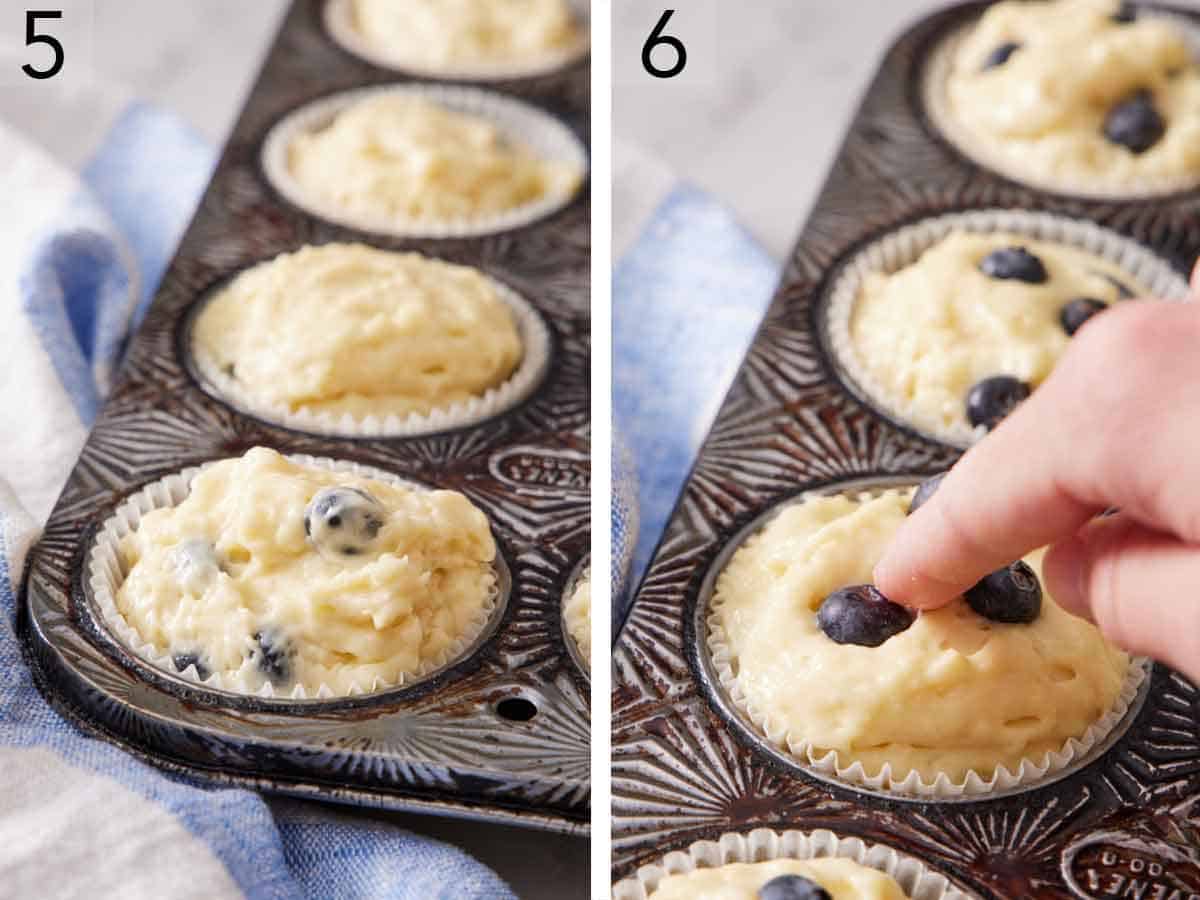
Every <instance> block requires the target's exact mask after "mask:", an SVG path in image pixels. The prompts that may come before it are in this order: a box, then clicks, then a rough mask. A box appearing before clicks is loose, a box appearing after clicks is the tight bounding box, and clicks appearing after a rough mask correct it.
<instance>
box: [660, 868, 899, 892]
mask: <svg viewBox="0 0 1200 900" xmlns="http://www.w3.org/2000/svg"><path fill="white" fill-rule="evenodd" d="M780 875H803V876H804V877H805V878H808V879H810V880H811V881H815V882H816V883H817V884H818V885H819V886H821V887H823V888H824V889H825V890H826V891H828V892H829V895H830V896H831V897H832V898H833V900H905V893H904V891H903V890H902V889H901V888H900V885H898V884H897V883H896V882H895V880H894V879H893V878H891V877H890V876H889V875H887V874H885V873H883V872H880V871H877V870H876V869H871V868H868V867H866V866H862V865H859V864H858V863H856V862H854V860H851V859H840V858H839V859H835V858H821V859H806V860H800V859H773V860H768V861H766V862H756V863H727V864H726V865H723V866H717V867H716V868H712V869H695V870H693V871H691V872H686V873H682V874H678V875H669V876H667V877H666V878H664V879H663V880H662V881H661V882H659V884H658V887H657V888H655V890H654V891H653V893H651V894H650V898H651V900H758V890H759V888H761V887H762V886H763V885H764V884H766V883H767V882H768V881H770V880H771V879H773V878H778V877H779V876H780Z"/></svg>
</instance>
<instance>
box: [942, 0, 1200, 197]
mask: <svg viewBox="0 0 1200 900" xmlns="http://www.w3.org/2000/svg"><path fill="white" fill-rule="evenodd" d="M1138 13H1139V15H1143V16H1146V17H1147V18H1150V17H1153V18H1155V19H1162V20H1166V21H1168V22H1170V23H1171V24H1172V25H1174V26H1175V27H1176V28H1177V29H1178V30H1179V33H1180V34H1181V35H1182V36H1183V38H1184V40H1185V41H1186V42H1187V44H1188V46H1189V48H1190V49H1191V51H1192V56H1193V58H1194V59H1196V60H1198V61H1200V27H1197V25H1196V23H1195V22H1193V21H1192V20H1191V19H1188V18H1186V17H1184V16H1180V15H1173V14H1171V13H1167V12H1162V11H1159V10H1154V9H1150V8H1148V7H1139V8H1138ZM977 24H978V19H973V20H971V21H970V22H967V23H966V24H964V25H962V26H960V27H958V28H956V29H954V30H953V31H951V32H950V33H949V34H947V35H946V36H945V37H944V38H942V39H941V40H940V41H938V43H937V46H935V47H934V48H933V50H932V51H931V53H930V54H929V58H928V60H927V61H926V63H925V65H924V67H923V70H922V72H921V75H920V78H921V87H920V91H921V100H922V104H923V106H924V107H925V112H926V114H927V115H928V116H929V120H930V122H931V123H932V124H933V125H934V127H935V128H936V129H937V130H938V131H939V132H940V133H941V134H942V136H943V137H944V138H945V139H946V140H948V141H949V142H950V143H951V144H952V145H954V147H955V148H956V149H957V150H958V151H959V152H960V153H962V154H963V155H964V156H966V157H967V158H968V159H971V160H973V161H974V162H976V163H978V164H979V165H981V166H984V167H985V168H988V169H991V170H992V171H994V172H998V173H999V174H1000V175H1003V176H1004V177H1005V178H1011V179H1012V180H1013V181H1018V182H1020V183H1022V184H1025V185H1027V186H1028V187H1032V188H1036V189H1037V190H1042V191H1048V192H1050V193H1055V194H1067V195H1072V196H1076V197H1084V198H1087V199H1091V200H1131V199H1138V198H1153V197H1164V196H1167V195H1169V194H1176V193H1181V192H1183V191H1189V190H1191V189H1193V188H1195V187H1197V186H1200V172H1194V173H1191V174H1188V175H1177V176H1159V177H1147V178H1139V179H1132V180H1130V181H1128V182H1125V183H1117V184H1113V183H1104V182H1102V181H1098V180H1097V179H1088V178H1077V179H1073V178H1070V177H1069V176H1063V177H1058V176H1054V177H1051V176H1046V175H1043V174H1041V173H1038V172H1032V171H1029V170H1027V169H1026V168H1024V167H1023V166H1022V165H1021V163H1020V160H1019V159H1016V158H1014V156H1013V155H1011V154H1008V153H1005V152H1004V151H1003V150H1002V149H1000V146H999V142H998V141H999V139H989V136H988V135H981V134H976V133H975V132H973V131H971V130H970V129H969V128H967V127H966V126H965V125H964V124H963V123H962V122H961V121H960V120H959V118H958V117H957V116H956V115H955V114H954V108H953V106H952V105H951V103H950V96H949V91H948V89H947V85H948V79H949V76H950V75H951V73H952V72H953V71H954V57H955V55H956V54H957V53H958V50H959V47H961V46H962V43H963V41H964V40H965V39H966V38H967V36H968V35H969V34H970V33H971V31H972V29H974V28H975V26H976V25H977Z"/></svg>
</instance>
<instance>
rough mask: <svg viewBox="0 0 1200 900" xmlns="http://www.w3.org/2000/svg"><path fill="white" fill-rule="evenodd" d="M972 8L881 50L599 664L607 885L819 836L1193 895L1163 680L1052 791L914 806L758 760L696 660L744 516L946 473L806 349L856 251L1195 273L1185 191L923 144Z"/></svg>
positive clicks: (1191, 845)
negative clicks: (604, 676)
mask: <svg viewBox="0 0 1200 900" xmlns="http://www.w3.org/2000/svg"><path fill="white" fill-rule="evenodd" d="M985 5H986V4H982V3H967V4H962V5H958V6H954V7H951V8H948V9H945V10H943V11H941V12H938V13H935V14H933V15H931V16H928V17H926V18H924V19H922V20H921V21H919V22H918V23H916V24H915V25H913V26H912V27H911V28H910V29H909V30H908V31H907V32H905V33H904V34H903V35H902V36H901V37H900V38H899V39H898V40H897V41H896V43H895V44H894V45H893V46H892V47H891V48H890V50H889V51H888V53H887V55H886V57H885V58H884V60H883V63H882V65H881V66H880V68H879V71H878V73H877V75H876V77H875V79H874V82H873V83H872V85H871V87H870V88H869V90H868V92H867V94H866V97H865V99H864V100H863V102H862V105H861V107H860V109H859V110H858V113H857V115H856V116H855V118H854V120H853V123H852V125H851V126H850V129H849V133H848V134H847V136H846V139H845V142H844V144H843V146H842V148H841V152H840V153H839V154H838V156H837V160H836V162H835V164H834V166H833V169H832V171H831V173H830V174H829V177H828V180H827V181H826V184H825V186H824V189H823V191H822V192H821V194H820V197H819V199H818V201H817V203H816V205H815V207H814V209H813V212H812V214H811V216H810V218H809V221H808V223H807V225H806V226H805V227H804V229H803V231H802V232H801V234H800V237H799V240H798V241H797V243H796V245H795V249H794V250H793V251H792V253H791V255H790V256H789V257H788V259H787V261H786V263H785V265H784V268H783V274H782V276H781V280H780V283H779V286H778V289H777V291H776V293H775V296H774V298H773V300H772V302H771V305H770V307H769V309H768V312H767V315H766V318H765V320H764V322H763V323H762V326H761V327H760V329H759V331H758V333H757V335H756V337H755V339H754V341H753V344H752V346H751V347H750V350H749V352H748V354H747V356H746V358H745V360H744V362H743V364H742V366H741V368H740V370H739V373H738V375H737V377H736V379H735V381H734V383H733V385H732V387H731V389H730V391H729V393H728V395H727V396H726V398H725V400H724V403H723V405H722V406H721V409H720V412H719V413H718V416H717V419H716V422H715V424H714V425H713V428H712V430H711V431H710V432H709V435H708V437H707V439H706V440H705V442H704V445H703V447H702V449H701V451H700V454H699V456H698V458H697V461H696V463H695V466H694V468H693V470H692V472H691V475H690V477H689V479H688V481H687V483H686V485H685V487H684V489H683V491H682V494H681V496H680V498H679V500H678V503H677V505H676V507H675V510H674V513H673V515H672V517H671V519H670V521H669V524H668V526H667V528H666V531H665V533H664V535H663V537H662V539H661V541H660V543H659V546H658V548H657V551H656V553H655V556H654V559H653V561H652V563H651V565H650V567H649V569H648V572H647V574H646V576H645V578H644V579H643V581H642V583H641V585H640V587H639V589H638V591H637V593H636V596H635V599H634V602H633V604H632V606H631V610H630V613H629V615H628V618H627V620H626V621H625V623H624V626H623V628H622V630H621V633H620V635H619V637H618V640H617V643H616V648H615V651H614V687H613V782H612V792H613V869H612V875H613V880H614V882H615V881H619V880H620V879H622V878H625V877H628V876H630V875H631V874H633V873H634V872H635V871H636V869H637V868H638V867H639V866H642V865H645V864H648V863H652V862H655V861H658V860H659V859H661V857H662V856H663V854H665V853H667V852H668V851H670V850H679V849H683V848H686V847H687V846H688V845H689V844H691V843H692V842H694V841H697V840H703V839H709V840H711V839H715V838H717V837H718V836H719V835H721V834H723V833H727V832H739V833H747V832H749V831H751V830H752V829H754V828H758V827H769V828H776V829H781V828H792V829H804V830H809V829H818V828H828V829H830V830H832V831H834V832H836V833H838V834H840V835H846V836H858V837H861V838H862V839H863V840H865V841H867V842H868V843H881V844H886V845H889V846H891V847H893V848H895V849H896V850H898V851H900V852H902V853H908V854H911V855H912V856H915V857H917V858H919V859H922V860H924V861H925V862H926V863H927V864H928V865H929V866H930V867H931V868H933V869H934V870H935V871H937V872H941V873H942V874H944V875H945V876H947V877H948V878H950V879H951V880H952V881H953V882H954V883H956V884H957V885H959V886H960V887H961V888H963V889H965V890H966V891H968V892H970V893H973V894H975V895H977V896H979V897H982V898H1003V900H1011V898H1025V897H1037V898H1068V897H1071V898H1080V897H1083V898H1100V897H1142V898H1150V897H1155V898H1159V897H1162V898H1168V897H1169V898H1177V900H1178V898H1184V900H1186V898H1189V897H1195V896H1197V895H1200V692H1198V691H1197V688H1196V687H1195V686H1194V685H1192V684H1191V683H1189V682H1188V681H1187V680H1186V679H1184V678H1183V677H1182V676H1180V675H1178V674H1177V673H1174V672H1172V671H1170V670H1169V669H1167V668H1165V667H1163V666H1160V665H1155V666H1154V670H1153V674H1152V677H1151V682H1150V687H1149V690H1148V691H1146V699H1145V701H1144V703H1143V704H1142V706H1141V709H1140V711H1139V712H1137V713H1136V715H1135V717H1134V718H1133V720H1132V723H1131V724H1130V725H1129V727H1128V730H1127V731H1125V732H1124V734H1123V735H1121V736H1120V737H1119V738H1118V739H1117V740H1116V741H1115V743H1114V744H1113V745H1112V746H1111V747H1109V748H1108V749H1107V750H1106V751H1104V752H1102V753H1100V754H1098V755H1097V756H1096V758H1094V759H1091V760H1090V761H1087V762H1086V764H1085V765H1084V766H1083V767H1082V768H1079V769H1078V770H1076V771H1073V772H1070V773H1068V774H1067V775H1066V777H1064V778H1062V779H1061V780H1058V781H1056V782H1054V783H1052V784H1047V785H1045V786H1043V787H1039V788H1036V789H1034V790H1031V791H1026V792H1023V793H1017V794H1013V795H1009V796H1001V797H995V798H989V799H984V800H978V801H970V802H953V803H947V802H921V801H909V800H905V799H901V798H891V797H889V798H884V797H880V796H877V795H866V794H863V793H860V792H858V791H855V790H851V789H850V788H848V787H845V786H840V785H837V784H832V783H828V782H826V781H822V780H820V779H818V778H816V777H814V776H812V775H810V774H808V773H807V772H805V771H802V770H801V769H800V768H799V767H798V766H797V765H796V764H793V763H792V762H790V761H788V760H787V759H786V757H784V756H783V755H782V754H780V753H778V752H776V751H773V750H772V749H771V748H769V747H768V746H766V745H765V743H764V742H763V741H761V740H760V739H759V738H758V737H757V735H756V734H755V733H754V732H753V730H752V729H751V728H748V727H746V726H745V725H744V724H743V723H742V722H741V720H740V719H739V718H738V716H737V715H735V714H733V713H731V712H728V711H727V704H726V703H725V702H724V700H723V699H722V693H721V691H722V688H721V686H720V685H719V684H718V683H715V681H714V679H713V677H712V676H711V673H710V671H709V669H708V668H707V666H706V661H705V658H704V657H705V653H704V650H703V648H702V646H701V645H702V644H703V632H702V631H701V629H702V628H703V627H704V623H703V619H702V618H700V616H701V614H702V605H703V603H704V593H705V582H706V579H707V578H709V576H710V575H711V574H712V572H713V571H715V570H716V568H718V567H719V566H720V564H721V560H722V559H723V557H722V554H723V552H725V551H727V549H728V548H729V546H730V545H731V544H732V543H733V542H734V541H735V540H736V538H737V536H738V535H739V532H741V531H742V530H743V529H744V528H746V527H747V526H748V525H749V524H750V523H751V522H753V521H754V520H755V519H756V518H758V517H759V516H761V515H763V514H764V513H765V512H767V511H768V510H769V509H772V508H774V507H776V506H777V505H778V504H780V503H781V502H783V501H785V500H786V499H788V498H790V497H793V496H795V495H797V494H799V493H802V492H803V491H806V490H811V489H815V488H819V487H822V486H827V485H835V486H836V485H839V484H842V483H849V484H853V483H854V482H856V481H858V482H860V483H861V480H862V479H895V478H897V477H904V476H910V477H911V476H919V475H921V474H928V473H932V472H934V471H938V470H940V469H943V468H945V467H946V466H948V465H949V464H950V463H952V462H953V461H954V460H955V459H956V458H957V456H958V453H959V451H957V450H956V449H954V448H953V447H950V446H948V445H944V444H941V443H938V442H935V441H933V440H930V439H928V438H924V437H922V436H920V435H918V434H917V433H916V432H915V431H913V430H910V429H907V428H905V427H902V426H900V425H899V424H897V423H895V422H893V421H891V420H890V419H888V418H887V417H885V416H884V415H882V414H881V413H879V412H877V411H875V410H874V409H873V408H871V407H870V406H868V405H866V404H865V403H864V402H862V401H861V400H860V399H859V398H858V395H857V394H856V393H855V392H854V391H853V390H851V389H850V388H849V387H848V386H847V385H846V383H845V382H844V381H843V378H842V376H841V375H840V373H839V372H838V370H837V368H836V366H835V364H834V362H833V360H832V358H831V356H830V354H829V352H828V350H827V349H826V347H825V344H824V342H823V341H822V339H821V337H820V333H819V331H820V319H821V316H820V313H821V306H822V303H823V301H824V298H825V296H826V292H827V290H828V288H829V287H830V281H831V280H832V278H833V276H834V274H835V272H836V270H837V269H838V266H839V264H841V263H842V262H844V261H845V260H846V259H847V258H848V257H849V256H850V255H852V254H853V253H854V252H855V251H856V250H857V249H858V248H860V247H861V246H863V245H864V244H866V243H867V242H869V241H871V240H873V239H875V238H876V237H878V236H879V235H881V234H884V233H886V232H888V231H890V230H892V229H895V228H897V227H898V226H901V225H903V224H906V223H909V222H912V221H914V220H917V219H921V218H924V217H927V216H931V215H936V214H939V213H943V212H952V211H959V210H968V209H984V208H1004V209H1009V208H1011V209H1019V210H1040V211H1046V212H1051V213H1057V214H1059V215H1063V216H1070V217H1073V218H1077V219H1082V220H1090V221H1093V222H1096V223H1099V224H1101V225H1104V226H1107V227H1108V228H1111V229H1113V230H1115V231H1117V232H1119V233H1120V234H1122V235H1125V236H1127V237H1129V238H1132V239H1133V240H1135V241H1137V242H1139V243H1141V244H1143V245H1145V246H1146V247H1148V248H1150V249H1152V250H1154V251H1155V252H1157V253H1158V254H1159V255H1160V256H1162V257H1163V258H1165V259H1166V260H1167V261H1168V262H1169V263H1170V264H1171V265H1172V266H1173V267H1174V268H1175V269H1177V270H1178V271H1179V272H1180V273H1181V274H1182V275H1184V276H1185V277H1186V274H1187V267H1188V264H1189V263H1190V262H1191V261H1192V260H1194V259H1195V258H1196V256H1197V254H1198V253H1200V190H1192V191H1188V192H1184V193H1179V194H1175V195H1171V196H1168V197H1160V198H1155V199H1153V200H1144V201H1143V200H1134V201H1121V202H1115V201H1099V200H1087V199H1082V198H1075V197H1071V196H1066V195H1056V194H1049V193H1045V192H1041V191H1036V190H1033V189H1030V188H1027V187H1024V186H1022V185H1021V184H1018V183H1015V182H1013V181H1011V180H1009V179H1007V178H1004V177H1001V176H999V175H997V174H995V173H993V172H990V171H988V170H986V169H983V168H981V167H980V166H978V165H976V164H975V163H973V162H971V161H970V160H968V159H966V158H965V157H963V156H962V155H961V154H960V153H958V152H957V151H956V150H955V149H953V147H952V146H951V145H950V144H949V143H948V142H947V141H946V140H944V139H943V138H942V137H941V135H940V134H939V133H938V132H937V130H936V128H935V127H934V126H933V125H932V124H931V123H930V121H929V120H928V119H927V117H926V115H925V113H924V111H923V108H922V101H921V91H920V77H921V68H922V64H923V62H924V61H925V60H926V59H927V58H928V55H929V50H930V48H931V47H932V46H933V45H934V42H936V41H938V40H940V39H941V38H942V37H943V36H945V35H947V34H948V33H950V32H951V31H952V30H953V29H955V28H956V27H960V26H961V25H963V24H964V23H966V22H967V21H968V20H970V19H971V18H973V17H975V16H978V15H979V13H980V12H981V11H982V9H983V8H984V6H985ZM1164 8H1169V7H1164ZM1172 11H1174V12H1176V13H1178V14H1179V15H1186V16H1189V17H1191V18H1192V19H1193V20H1196V21H1198V22H1200V13H1198V12H1197V11H1196V10H1195V9H1192V10H1184V9H1174V10H1172Z"/></svg>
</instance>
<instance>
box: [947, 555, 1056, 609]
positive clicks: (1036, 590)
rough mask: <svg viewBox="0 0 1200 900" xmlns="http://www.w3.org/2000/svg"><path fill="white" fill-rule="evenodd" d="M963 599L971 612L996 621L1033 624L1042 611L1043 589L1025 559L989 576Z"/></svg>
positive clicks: (970, 589) (972, 588) (969, 590)
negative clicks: (973, 611)
mask: <svg viewBox="0 0 1200 900" xmlns="http://www.w3.org/2000/svg"><path fill="white" fill-rule="evenodd" d="M963 597H964V598H966V601H967V603H968V604H969V605H970V607H971V609H973V610H975V612H977V613H979V615H981V616H983V617H984V618H985V619H991V620H992V621H993V622H1009V623H1017V622H1032V621H1033V620H1034V619H1036V618H1037V617H1038V614H1039V613H1041V611H1042V586H1041V584H1040V583H1039V582H1038V577H1037V573H1035V572H1034V571H1033V569H1031V568H1030V567H1029V564H1028V563H1026V562H1025V561H1024V560H1017V561H1016V562H1015V563H1013V564H1012V565H1011V566H1005V567H1004V568H1003V569H997V570H996V571H995V572H993V573H992V574H991V575H985V576H984V577H983V579H982V580H980V581H979V582H978V583H977V584H976V585H975V586H974V587H971V588H969V589H968V590H967V592H966V593H965V594H963Z"/></svg>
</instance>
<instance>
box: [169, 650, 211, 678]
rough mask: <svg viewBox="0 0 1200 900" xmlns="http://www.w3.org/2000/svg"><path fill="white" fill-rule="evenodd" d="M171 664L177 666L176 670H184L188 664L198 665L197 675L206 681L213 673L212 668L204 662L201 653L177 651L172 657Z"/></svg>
mask: <svg viewBox="0 0 1200 900" xmlns="http://www.w3.org/2000/svg"><path fill="white" fill-rule="evenodd" d="M171 664H172V665H173V666H175V671H176V672H184V671H186V670H187V667H188V666H195V667H196V677H198V678H199V679H200V680H201V681H204V680H205V679H206V678H208V676H209V675H211V674H212V670H211V669H209V668H208V666H206V665H205V664H204V660H203V659H202V658H201V657H200V654H199V653H176V654H175V655H174V656H172V657H171Z"/></svg>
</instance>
